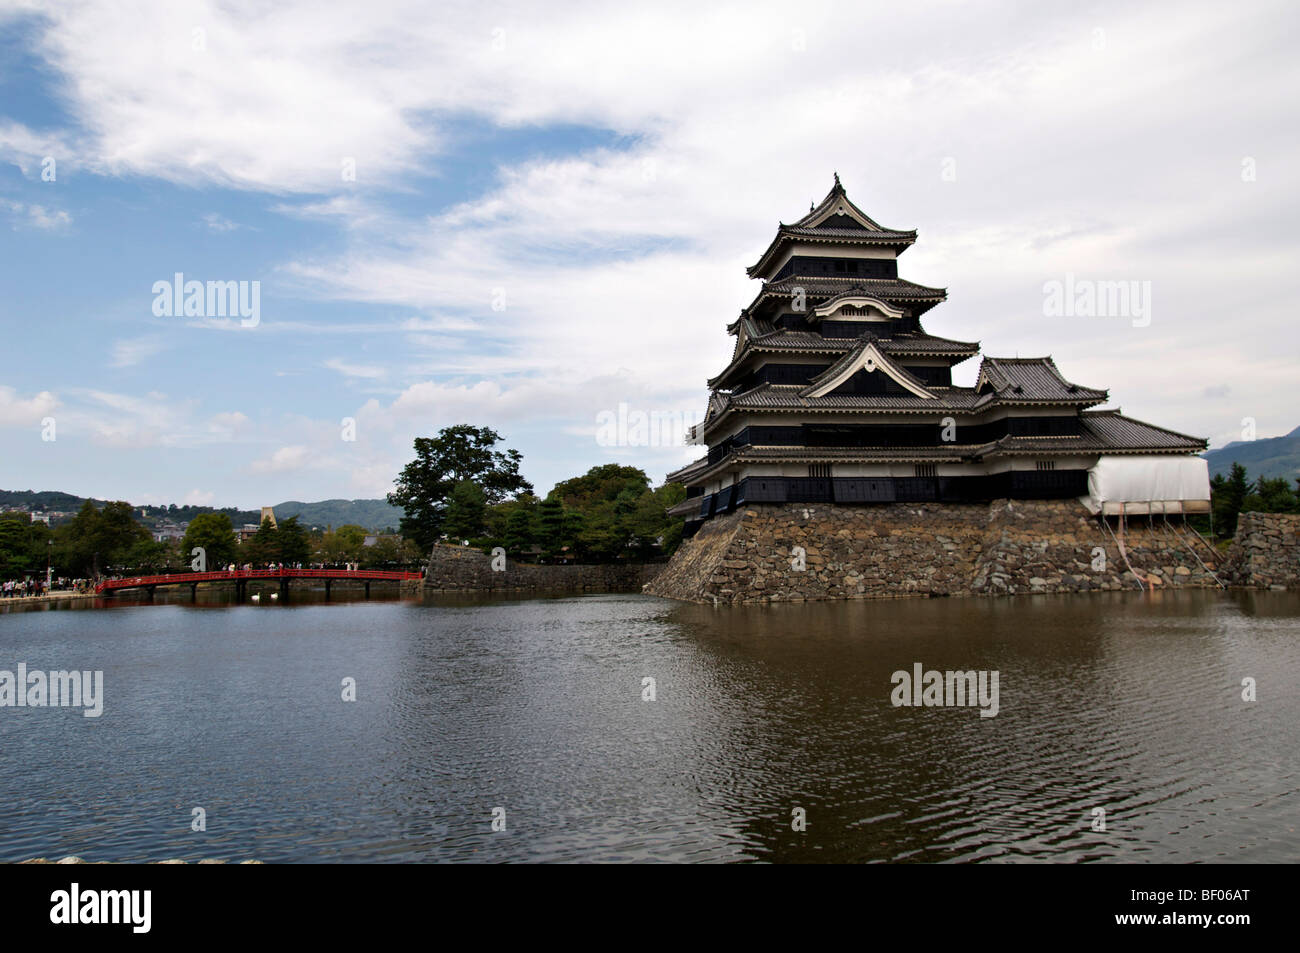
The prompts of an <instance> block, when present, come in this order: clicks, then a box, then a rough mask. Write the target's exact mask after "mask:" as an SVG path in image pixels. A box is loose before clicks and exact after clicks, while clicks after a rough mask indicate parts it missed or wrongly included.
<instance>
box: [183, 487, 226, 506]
mask: <svg viewBox="0 0 1300 953" xmlns="http://www.w3.org/2000/svg"><path fill="white" fill-rule="evenodd" d="M216 498H217V494H216V493H214V492H213V491H212V490H199V489H193V490H190V491H189V492H188V493H186V494H185V498H184V499H183V500H181V502H182V503H184V504H185V505H186V506H211V505H212V501H213V500H215V499H216Z"/></svg>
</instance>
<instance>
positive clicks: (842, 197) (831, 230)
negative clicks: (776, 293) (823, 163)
mask: <svg viewBox="0 0 1300 953" xmlns="http://www.w3.org/2000/svg"><path fill="white" fill-rule="evenodd" d="M837 218H838V219H840V221H835V219H837ZM855 219H856V221H855ZM795 240H799V241H820V242H835V243H841V244H854V245H892V246H894V247H896V248H897V249H898V250H899V251H902V250H903V249H905V248H907V247H908V246H909V245H911V244H912V243H913V242H915V241H916V231H915V230H911V231H903V230H902V229H896V228H885V227H884V226H882V225H881V224H880V223H879V222H877V221H876V220H875V219H873V218H871V216H869V215H867V213H866V212H864V211H862V209H860V208H858V207H857V206H856V205H854V204H853V203H852V202H851V201H850V200H849V196H848V193H847V192H845V191H844V186H843V185H841V184H840V178H839V176H838V175H837V176H836V177H835V184H834V185H833V186H832V187H831V190H830V192H828V193H826V198H824V199H822V200H821V204H819V205H818V206H816V207H815V208H813V209H812V210H811V211H809V212H808V214H807V215H805V216H804V217H803V218H801V219H799V221H797V222H795V223H794V224H793V225H786V224H785V223H784V222H782V223H781V224H780V225H779V226H778V227H777V231H776V237H775V238H773V239H772V242H771V244H769V245H768V246H767V249H766V250H765V251H764V252H763V254H762V255H760V256H759V257H758V261H756V262H755V263H754V264H753V265H751V266H750V267H749V268H748V269H746V271H747V273H748V274H749V276H750V277H751V278H753V277H756V276H757V275H759V274H761V273H762V272H763V271H764V269H766V268H770V267H771V266H772V264H773V263H774V262H775V261H776V258H777V255H778V253H779V251H780V249H781V248H782V247H783V246H784V245H786V244H787V243H789V242H792V241H795Z"/></svg>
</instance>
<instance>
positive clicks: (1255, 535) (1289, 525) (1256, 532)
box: [1225, 513, 1300, 589]
mask: <svg viewBox="0 0 1300 953" xmlns="http://www.w3.org/2000/svg"><path fill="white" fill-rule="evenodd" d="M1225 572H1226V574H1227V576H1228V578H1229V580H1230V581H1231V582H1232V583H1233V584H1234V585H1238V586H1250V587H1252V588H1257V589H1300V514H1295V513H1242V514H1241V516H1240V517H1238V519H1237V535H1236V536H1235V537H1234V538H1233V540H1232V546H1231V547H1230V548H1229V550H1228V555H1227V558H1226V560H1225Z"/></svg>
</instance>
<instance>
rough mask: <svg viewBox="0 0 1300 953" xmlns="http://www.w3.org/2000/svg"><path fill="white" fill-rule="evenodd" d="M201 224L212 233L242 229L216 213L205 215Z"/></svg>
mask: <svg viewBox="0 0 1300 953" xmlns="http://www.w3.org/2000/svg"><path fill="white" fill-rule="evenodd" d="M203 224H204V225H206V226H208V228H209V229H211V230H212V231H214V232H233V231H236V230H237V229H239V228H241V227H242V226H240V225H238V224H237V223H235V222H232V221H231V220H230V219H228V218H226V217H225V216H224V215H221V214H220V213H218V212H208V213H207V214H205V215H204V216H203Z"/></svg>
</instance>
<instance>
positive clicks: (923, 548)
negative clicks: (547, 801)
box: [646, 500, 1219, 602]
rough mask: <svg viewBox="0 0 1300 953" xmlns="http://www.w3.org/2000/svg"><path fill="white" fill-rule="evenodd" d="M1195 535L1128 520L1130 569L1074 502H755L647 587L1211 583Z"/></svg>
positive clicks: (797, 593) (1002, 588) (820, 595)
mask: <svg viewBox="0 0 1300 953" xmlns="http://www.w3.org/2000/svg"><path fill="white" fill-rule="evenodd" d="M1193 536H1194V534H1192V533H1191V531H1190V530H1185V529H1184V528H1183V527H1182V525H1181V522H1177V523H1174V522H1171V523H1169V524H1166V523H1165V522H1164V521H1163V520H1162V519H1157V520H1155V521H1154V522H1152V523H1151V524H1149V525H1148V524H1146V523H1138V522H1130V524H1129V526H1128V530H1127V532H1126V533H1125V537H1124V551H1125V553H1126V554H1127V556H1128V563H1131V564H1132V571H1130V569H1129V565H1128V564H1126V563H1125V560H1124V557H1123V556H1122V555H1121V553H1120V550H1119V547H1118V545H1117V540H1116V539H1114V538H1113V537H1112V536H1111V534H1110V532H1108V531H1107V530H1106V529H1105V528H1103V527H1102V525H1101V524H1100V523H1099V522H1098V520H1097V519H1096V518H1095V517H1093V516H1091V515H1090V514H1089V513H1088V511H1087V510H1086V509H1085V508H1084V507H1083V505H1082V504H1080V503H1078V502H1077V501H1075V500H1049V501H1023V500H1017V501H1008V500H999V501H996V502H994V503H947V504H911V505H909V504H903V503H892V504H883V505H871V506H836V505H830V504H821V505H804V504H795V503H787V504H756V505H752V506H748V507H744V508H742V509H739V510H737V511H736V512H734V513H731V514H728V515H727V516H724V517H721V518H716V519H713V520H710V521H709V522H708V523H706V524H705V525H704V526H703V527H701V528H700V530H699V532H697V533H696V534H695V536H693V537H692V538H691V539H689V540H687V541H685V542H684V543H683V544H682V546H681V548H680V549H678V551H677V553H676V554H674V556H673V558H672V560H671V561H670V562H669V564H668V566H667V567H666V568H665V569H664V570H663V572H661V573H660V574H659V575H658V576H657V577H656V578H655V579H654V580H653V581H652V582H651V583H650V584H649V585H648V586H647V587H646V591H647V592H650V593H654V594H656V595H661V596H667V597H669V598H674V599H685V600H689V601H692V602H713V601H715V600H716V601H718V602H784V601H804V600H809V599H872V598H896V597H900V596H966V595H1001V594H1012V593H1020V592H1080V591H1088V590H1094V589H1134V590H1137V589H1139V588H1155V587H1198V588H1203V587H1210V586H1218V585H1219V583H1218V581H1217V580H1216V579H1215V577H1214V575H1212V573H1211V571H1210V570H1213V569H1215V568H1216V563H1217V562H1219V560H1217V559H1216V557H1215V555H1214V553H1213V550H1212V549H1211V548H1210V547H1209V546H1208V545H1207V544H1204V543H1201V542H1198V541H1196V540H1195V539H1194V538H1193ZM795 547H800V548H802V549H803V550H804V552H805V556H804V565H805V568H803V569H797V568H795V566H794V560H795V558H796V557H795ZM1193 551H1194V552H1195V555H1194V554H1193ZM1198 557H1199V560H1198ZM1201 561H1204V562H1205V564H1206V566H1205V567H1203V566H1202V565H1201ZM1207 567H1208V568H1207Z"/></svg>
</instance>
